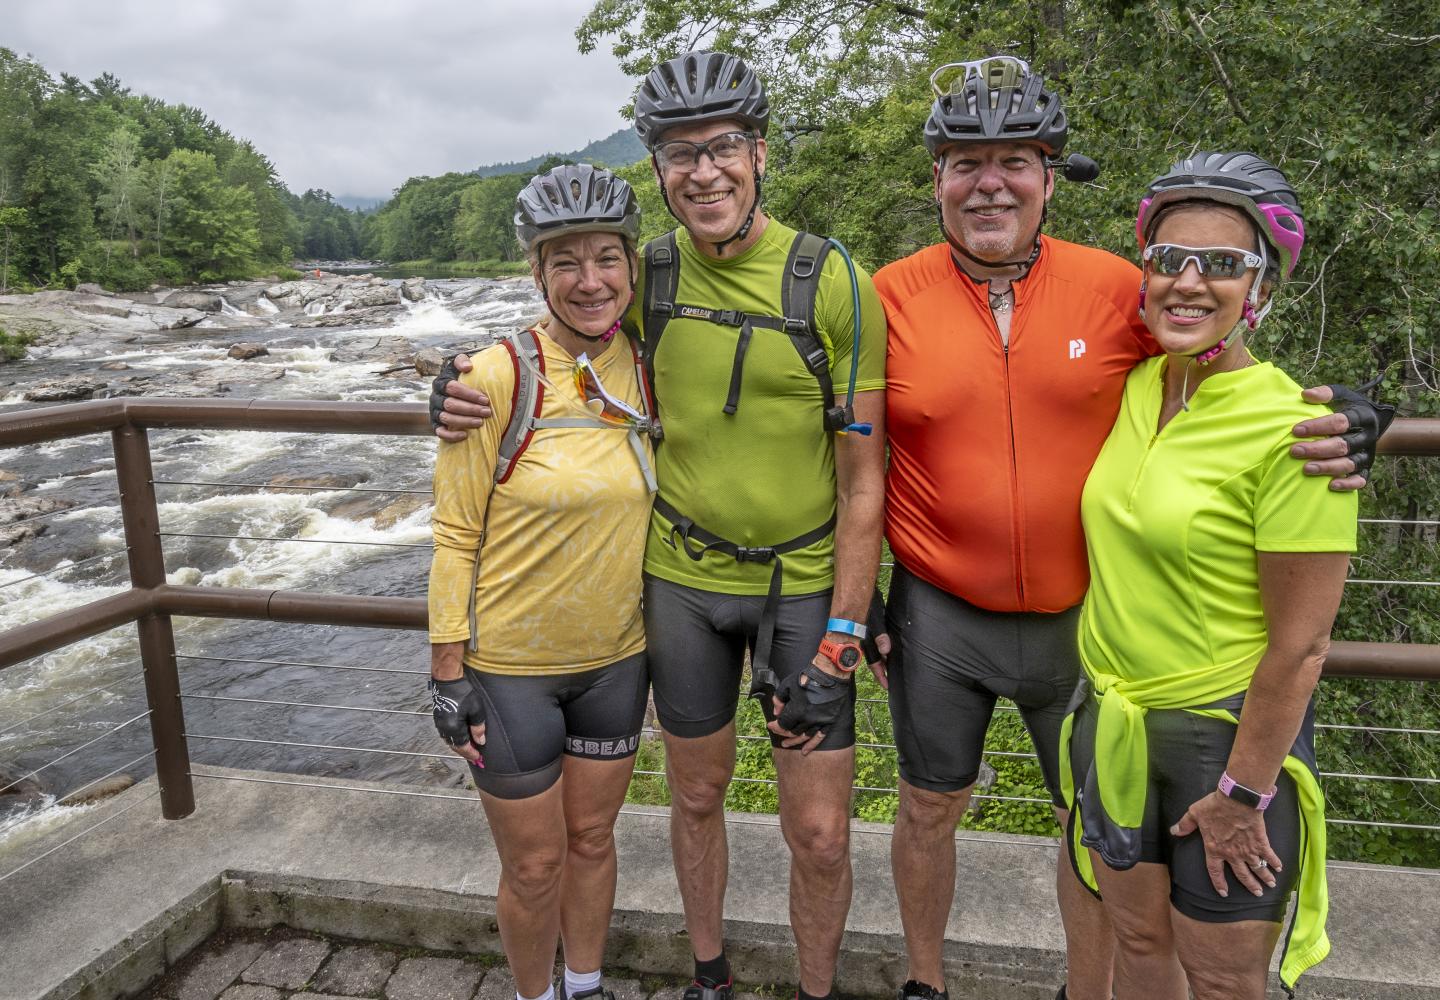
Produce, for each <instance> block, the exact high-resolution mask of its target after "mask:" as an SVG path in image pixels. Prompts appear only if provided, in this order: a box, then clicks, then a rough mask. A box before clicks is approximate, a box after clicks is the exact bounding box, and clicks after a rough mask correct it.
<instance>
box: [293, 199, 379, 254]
mask: <svg viewBox="0 0 1440 1000" xmlns="http://www.w3.org/2000/svg"><path fill="white" fill-rule="evenodd" d="M291 209H292V211H293V212H294V213H295V215H296V216H297V217H298V220H299V224H300V244H299V245H300V247H301V249H302V251H303V252H304V254H305V256H306V257H308V258H310V259H311V260H347V259H352V258H355V257H359V256H360V255H361V254H362V253H363V252H364V251H363V243H362V239H363V237H362V235H361V223H360V216H359V214H358V213H356V212H351V211H349V210H348V209H346V208H345V207H344V206H343V205H341V204H339V203H338V202H336V201H335V199H334V198H333V197H331V195H330V192H329V191H320V190H314V189H312V190H309V191H306V192H305V193H304V194H303V195H301V196H300V197H299V198H295V197H293V196H292V198H291Z"/></svg>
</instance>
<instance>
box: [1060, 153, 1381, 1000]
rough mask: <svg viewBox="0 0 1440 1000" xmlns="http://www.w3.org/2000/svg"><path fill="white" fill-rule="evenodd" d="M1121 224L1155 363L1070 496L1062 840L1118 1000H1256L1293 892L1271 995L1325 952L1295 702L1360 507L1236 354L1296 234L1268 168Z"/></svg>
mask: <svg viewBox="0 0 1440 1000" xmlns="http://www.w3.org/2000/svg"><path fill="white" fill-rule="evenodd" d="M1137 230H1138V233H1139V236H1140V241H1141V245H1142V246H1143V247H1144V253H1143V258H1144V259H1143V267H1144V284H1142V286H1141V298H1140V308H1141V310H1142V314H1143V315H1144V317H1145V322H1146V325H1147V326H1148V327H1149V329H1150V332H1151V333H1152V334H1153V335H1154V336H1155V339H1156V340H1157V341H1158V342H1159V344H1160V345H1161V347H1162V348H1163V349H1164V350H1165V354H1164V356H1162V357H1159V358H1155V359H1153V360H1151V361H1149V362H1145V363H1142V364H1141V365H1140V366H1138V367H1137V368H1136V369H1135V370H1134V371H1133V372H1131V374H1130V377H1129V380H1128V381H1127V383H1126V387H1125V396H1124V400H1123V402H1122V405H1121V412H1120V416H1119V418H1118V420H1117V421H1116V424H1115V428H1114V430H1113V431H1112V432H1111V434H1110V437H1109V439H1108V440H1107V441H1106V444H1105V446H1104V448H1103V449H1102V451H1101V453H1100V456H1099V458H1098V459H1097V460H1096V462H1095V466H1094V469H1093V470H1092V471H1091V473H1090V477H1089V480H1088V481H1087V483H1086V486H1085V493H1084V499H1083V502H1082V513H1083V517H1084V522H1085V535H1086V539H1087V545H1088V549H1089V556H1090V569H1091V584H1090V591H1089V594H1088V596H1087V597H1086V601H1085V609H1084V612H1083V614H1082V617H1081V624H1080V648H1081V657H1082V660H1083V662H1084V665H1085V674H1086V684H1085V685H1083V688H1084V691H1083V693H1082V694H1081V695H1079V696H1077V703H1078V704H1077V708H1076V711H1075V713H1074V714H1073V715H1072V716H1071V719H1070V721H1069V722H1068V723H1067V728H1068V729H1069V730H1070V732H1069V734H1068V739H1067V742H1068V744H1069V749H1070V757H1071V766H1070V768H1069V769H1067V771H1066V777H1067V778H1069V779H1070V781H1069V787H1068V788H1067V797H1069V798H1070V800H1071V802H1072V805H1074V806H1076V808H1073V809H1072V817H1073V819H1072V825H1073V829H1072V831H1071V837H1070V848H1071V852H1072V857H1073V858H1074V860H1075V862H1076V866H1077V869H1078V870H1079V871H1080V873H1081V875H1082V877H1083V878H1085V879H1086V881H1087V882H1088V883H1089V884H1090V885H1091V886H1092V888H1096V889H1098V891H1099V893H1100V894H1101V896H1102V898H1103V899H1104V902H1105V906H1106V910H1107V912H1108V913H1109V915H1110V917H1111V920H1112V922H1113V924H1114V927H1115V932H1116V937H1117V943H1118V958H1117V968H1116V996H1117V997H1118V998H1119V1000H1138V998H1141V997H1143V998H1146V1000H1152V998H1161V1000H1184V998H1185V997H1186V996H1187V992H1186V990H1187V983H1188V987H1189V989H1190V990H1193V991H1194V995H1195V996H1196V997H1197V998H1199V1000H1211V998H1215V1000H1219V998H1224V1000H1237V998H1254V1000H1262V998H1263V997H1264V995H1265V980H1266V970H1267V969H1268V967H1269V962H1270V956H1271V954H1272V952H1273V951H1274V948H1275V945H1276V942H1277V941H1278V939H1279V937H1280V933H1281V927H1282V921H1283V919H1284V916H1285V911H1286V907H1287V904H1288V902H1289V898H1290V895H1291V893H1292V892H1298V894H1299V900H1298V905H1297V909H1296V916H1295V919H1294V921H1293V923H1292V926H1291V930H1290V935H1289V940H1288V941H1287V944H1286V951H1285V955H1284V959H1283V961H1282V964H1281V970H1280V975H1281V980H1282V982H1283V984H1284V985H1285V986H1286V988H1287V989H1289V988H1292V987H1293V986H1294V983H1295V979H1296V977H1298V976H1299V974H1300V973H1301V972H1303V971H1304V970H1305V969H1306V968H1308V967H1310V966H1312V965H1314V964H1315V963H1316V962H1319V961H1320V960H1321V959H1323V958H1324V957H1325V955H1326V954H1327V953H1328V951H1329V941H1328V940H1327V939H1326V937H1325V929H1324V925H1325V912H1326V896H1325V828H1324V813H1323V800H1322V798H1321V795H1320V791H1319V787H1318V784H1317V782H1316V775H1315V766H1314V738H1313V718H1312V712H1311V702H1310V698H1311V694H1312V692H1313V691H1314V688H1315V683H1316V682H1317V681H1318V679H1319V677H1320V670H1321V666H1322V664H1323V663H1324V660H1325V653H1326V650H1327V648H1328V644H1329V636H1330V628H1331V625H1332V623H1333V621H1334V617H1335V612H1336V609H1337V608H1338V607H1339V603H1340V593H1341V589H1342V587H1343V584H1344V580H1345V575H1346V571H1347V566H1348V559H1349V553H1350V552H1352V551H1353V550H1354V547H1355V523H1356V500H1355V497H1354V495H1353V494H1343V493H1336V492H1333V491H1331V490H1330V489H1329V484H1328V483H1326V482H1325V481H1324V480H1323V479H1322V480H1316V479H1314V478H1312V477H1307V476H1300V475H1296V474H1295V470H1294V468H1293V467H1292V466H1291V462H1292V461H1294V459H1292V458H1290V456H1289V447H1290V430H1291V428H1292V427H1293V426H1294V424H1296V423H1297V422H1298V421H1300V420H1303V419H1307V418H1310V417H1313V416H1315V415H1317V414H1318V413H1323V412H1324V411H1323V409H1322V408H1320V407H1318V406H1310V405H1308V404H1303V403H1299V402H1298V400H1299V387H1298V386H1297V385H1296V384H1295V383H1294V382H1293V381H1291V380H1290V378H1289V377H1288V376H1286V375H1285V374H1284V373H1283V372H1281V371H1280V370H1278V369H1276V368H1274V367H1273V366H1271V365H1270V364H1269V363H1268V362H1263V361H1258V360H1257V359H1256V358H1254V357H1253V356H1252V355H1251V354H1250V352H1249V350H1248V349H1247V347H1246V333H1247V332H1248V331H1249V330H1251V329H1254V328H1255V326H1256V325H1257V324H1258V323H1259V322H1260V321H1261V319H1263V318H1264V316H1265V314H1266V312H1267V311H1268V310H1269V308H1270V305H1271V295H1272V292H1273V291H1274V290H1275V289H1276V287H1277V286H1278V285H1279V283H1280V282H1281V281H1282V280H1283V279H1284V278H1288V277H1289V275H1290V273H1291V271H1292V270H1293V269H1294V266H1295V260H1296V258H1297V257H1298V256H1299V253H1300V250H1301V247H1302V246H1303V244H1304V222H1303V220H1302V218H1301V214H1300V204H1299V200H1298V198H1297V197H1296V195H1295V192H1294V190H1293V189H1292V188H1291V187H1290V184H1289V183H1288V182H1287V181H1286V179H1285V177H1284V175H1283V174H1282V173H1281V172H1280V171H1279V170H1278V169H1276V168H1275V167H1273V166H1271V165H1270V164H1268V163H1266V162H1265V161H1264V160H1261V159H1260V158H1259V157H1257V156H1254V155H1252V154H1249V153H1197V154H1196V155H1194V156H1193V157H1191V158H1189V159H1187V160H1184V161H1181V162H1180V163H1177V164H1176V165H1175V166H1174V167H1172V168H1171V170H1170V171H1169V172H1168V173H1167V174H1165V175H1164V176H1162V177H1160V178H1158V179H1157V180H1155V181H1154V182H1152V183H1151V185H1150V188H1149V192H1148V194H1147V197H1146V198H1145V199H1144V200H1143V201H1142V202H1141V204H1140V212H1139V218H1138V220H1137ZM1177 955H1178V958H1179V963H1178V965H1177V964H1176V956H1177Z"/></svg>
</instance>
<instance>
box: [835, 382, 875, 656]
mask: <svg viewBox="0 0 1440 1000" xmlns="http://www.w3.org/2000/svg"><path fill="white" fill-rule="evenodd" d="M837 402H840V400H837ZM855 419H856V420H857V421H859V422H861V423H869V424H870V425H871V426H872V427H873V430H872V432H871V433H870V434H869V436H866V435H863V434H854V433H852V434H843V435H838V436H837V437H836V438H835V484H836V507H837V512H836V524H835V593H834V596H832V597H831V599H830V617H832V618H846V619H849V620H850V621H855V622H861V623H863V622H864V621H865V616H866V613H867V612H868V611H869V608H870V595H871V594H872V593H873V592H874V590H875V575H876V573H877V572H878V571H879V569H880V537H881V535H882V534H883V533H884V530H885V393H884V391H883V390H878V391H871V392H861V393H857V394H856V396H855ZM831 638H835V637H834V636H832V637H831Z"/></svg>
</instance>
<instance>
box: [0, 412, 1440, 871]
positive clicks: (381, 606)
mask: <svg viewBox="0 0 1440 1000" xmlns="http://www.w3.org/2000/svg"><path fill="white" fill-rule="evenodd" d="M152 428H167V429H190V430H197V429H198V430H246V431H288V432H310V433H331V434H335V433H338V434H374V435H406V436H428V435H429V433H430V426H429V422H428V417H427V414H426V412H425V409H424V407H422V406H420V405H418V404H398V403H336V402H329V401H325V402H310V401H279V400H203V401H202V400H190V399H186V400H167V399H143V398H142V399H120V400H103V401H94V402H87V403H78V404H72V405H63V406H54V407H47V408H41V409H33V410H25V411H21V412H18V413H12V414H8V415H4V416H0V447H12V446H16V445H25V444H38V443H42V442H46V441H52V440H56V439H59V438H67V437H74V436H78V435H83V434H93V433H97V432H108V433H110V435H111V439H112V445H113V449H114V455H115V468H116V478H117V485H118V489H119V493H120V511H121V519H122V522H123V525H124V537H125V546H124V548H123V549H116V550H114V551H111V552H106V553H102V554H101V555H99V556H96V557H92V558H93V559H94V560H98V559H101V558H110V557H112V556H115V555H118V554H119V552H121V551H124V552H126V553H127V554H128V557H129V574H130V587H129V589H127V590H125V591H124V592H122V593H119V594H116V595H113V596H111V597H106V598H103V599H101V600H97V601H93V602H91V603H89V604H86V605H84V606H82V607H78V608H74V609H71V610H68V611H64V612H61V613H59V614H56V615H52V616H50V617H48V618H44V619H42V620H40V621H37V622H32V623H30V624H27V625H23V626H20V627H18V628H14V629H11V630H9V631H8V632H4V633H0V669H4V668H6V667H9V666H12V665H14V664H16V663H18V662H20V661H22V660H26V659H29V658H31V657H34V656H39V655H42V654H45V653H49V652H52V651H54V650H56V649H59V648H61V647H64V646H66V645H68V644H70V643H73V642H76V641H79V640H81V639H85V638H88V637H90V636H93V635H97V634H99V633H101V632H104V631H107V630H109V629H112V628H115V627H117V626H121V625H125V624H127V623H130V622H135V623H136V625H137V629H138V637H139V648H140V660H141V664H142V667H143V671H142V674H143V678H144V684H145V695H146V701H147V704H148V709H147V711H146V712H144V713H142V714H141V715H138V716H136V717H135V718H134V719H131V720H129V721H128V722H127V723H125V725H130V724H131V723H134V722H137V721H139V719H142V718H148V720H149V722H150V733H151V742H152V745H153V750H152V751H151V752H148V753H146V754H143V755H142V756H141V757H139V758H137V761H139V760H144V759H146V758H149V757H151V756H153V757H154V761H155V770H156V775H157V779H158V784H159V792H158V794H159V796H160V801H161V810H162V813H163V815H164V816H165V817H166V818H167V819H179V818H181V817H183V816H187V815H189V814H190V813H191V812H192V811H193V810H194V808H195V799H194V788H193V784H192V779H193V778H194V777H202V778H203V777H209V775H206V774H205V773H204V772H193V771H192V768H191V764H190V756H189V749H188V742H187V741H188V740H189V739H197V740H207V741H230V742H244V743H274V744H276V745H280V746H296V747H304V748H309V749H330V750H337V751H355V752H376V753H392V754H397V755H400V756H414V757H429V758H439V759H449V755H448V754H443V753H421V752H416V751H400V750H386V751H381V750H376V749H374V748H361V747H344V746H331V745H328V744H302V743H289V742H284V741H267V740H256V739H250V738H240V737H231V736H222V735H210V734H201V733H187V731H186V727H185V718H184V708H183V705H184V700H186V699H191V700H211V701H242V702H257V701H262V700H261V699H238V698H230V697H227V696H221V695H205V694H201V693H197V692H182V691H181V689H180V679H179V672H178V669H177V662H176V661H177V653H176V649H175V640H174V632H173V628H172V624H171V619H172V617H174V616H177V615H180V616H199V617H210V618H225V619H248V620H269V621H276V622H297V623H305V624H323V625H347V626H360V627H368V628H391V629H412V630H423V629H425V627H426V602H425V601H424V600H423V599H421V598H400V597H364V596H358V595H353V594H325V593H313V592H299V591H281V590H260V589H246V588H235V587H199V586H182V585H174V584H168V583H166V582H165V562H164V551H163V539H164V538H166V537H174V536H175V535H176V533H172V532H162V531H161V530H160V524H159V515H158V510H157V506H156V497H155V487H156V486H157V485H172V486H183V485H203V486H212V485H226V486H234V487H237V488H263V489H284V488H286V487H284V486H277V487H270V486H262V485H261V484H251V483H232V484H214V483H199V482H190V481H174V482H168V481H157V480H155V478H154V476H153V473H152V468H151V458H150V449H149V441H148V436H147V432H148V431H149V430H150V429H152ZM1380 451H1381V453H1383V454H1389V455H1428V456H1440V420H1436V419H1429V420H1397V421H1396V422H1395V424H1394V426H1393V427H1392V428H1391V429H1390V430H1389V432H1387V434H1386V435H1385V437H1384V438H1383V439H1382V441H1381V442H1380ZM294 488H296V489H307V490H314V489H316V487H294ZM351 488H352V489H364V490H365V491H366V492H377V493H382V492H383V493H425V492H428V491H425V490H406V489H377V488H373V487H351ZM76 509H80V508H69V509H68V511H67V512H69V511H74V510H76ZM58 513H61V511H54V512H51V513H50V514H43V515H37V518H38V517H47V516H51V514H58ZM1406 523H1411V522H1406ZM206 537H209V536H206ZM220 537H234V536H220ZM256 540H261V539H256ZM278 540H283V541H309V539H288V538H287V539H278ZM385 544H398V545H409V544H411V543H385ZM420 547H424V546H420ZM89 561H91V560H82V561H81V562H79V563H72V564H69V565H68V566H66V567H57V569H56V570H52V571H47V572H58V571H59V570H60V569H61V568H65V569H68V568H73V567H75V566H79V565H82V564H83V563H86V562H89ZM43 575H46V574H35V576H43ZM32 578H33V577H25V578H22V579H21V580H15V581H10V582H11V583H20V582H23V580H26V579H32ZM1356 582H1364V581H1356ZM184 658H188V659H196V660H207V659H208V660H221V659H223V660H226V661H232V660H233V659H234V658H228V657H226V658H221V657H205V656H188V655H187V656H186V657H184ZM240 659H243V657H242V658H240ZM253 662H256V663H261V664H274V665H279V666H306V667H326V668H329V667H334V668H337V669H351V670H373V671H382V672H400V673H417V674H418V673H423V671H418V670H400V669H398V668H389V667H362V666H351V665H341V664H324V663H310V662H302V661H279V660H275V661H267V660H257V661H253ZM1325 675H1326V676H1327V677H1359V678H1371V679H1381V680H1414V681H1437V680H1440V645H1421V644H1404V643H1371V642H1336V643H1335V644H1334V645H1333V647H1332V649H1331V653H1330V656H1329V659H1328V660H1327V662H1326V665H1325ZM133 676H134V675H131V676H130V677H127V678H124V679H122V680H121V681H117V682H115V684H119V683H123V681H124V680H128V679H133ZM876 703H877V704H879V703H880V702H876ZM66 704H68V702H67V703H66ZM279 704H284V705H293V706H299V707H318V708H336V709H339V708H355V707H354V706H333V705H304V704H302V703H298V702H297V703H291V702H280V703H279ZM63 707H64V704H62V705H58V706H55V707H54V708H51V709H48V710H46V711H45V712H41V713H38V714H36V715H33V716H31V717H30V718H29V719H26V720H23V721H22V722H20V723H15V724H14V725H11V726H9V727H6V729H5V730H4V732H8V731H9V730H10V729H14V728H17V727H18V726H20V725H24V724H26V723H28V722H30V721H33V720H34V719H38V718H40V717H41V716H44V715H48V714H49V713H50V712H53V711H57V710H58V709H60V708H63ZM868 707H869V706H867V708H868ZM357 710H364V709H357ZM369 711H384V712H389V713H392V714H400V715H416V716H423V715H427V714H428V713H425V712H416V711H406V710H399V709H369ZM872 728H873V726H872ZM1331 728H1337V729H1344V728H1347V727H1342V726H1336V727H1331ZM114 731H115V730H113V729H112V730H111V732H114ZM1407 732H1411V731H1408V730H1407ZM107 735H108V734H107ZM1437 735H1440V733H1437ZM753 739H755V740H757V741H763V740H765V739H766V738H765V737H761V736H756V737H753ZM874 746H875V747H876V748H880V749H890V750H893V746H892V745H891V744H889V743H875V744H874ZM81 749H84V747H77V748H75V750H73V751H70V753H75V752H78V751H79V750H81ZM990 754H991V755H999V756H1019V757H1031V756H1033V755H1032V754H1020V753H1015V754H1007V753H1005V752H996V751H990ZM68 755H69V754H67V755H66V756H68ZM61 759H63V758H61ZM56 762H57V761H52V762H50V763H51V764H53V763H56ZM132 763H134V762H132ZM45 766H46V767H48V766H50V765H49V764H47V765H45ZM125 766H129V765H125ZM123 769H124V768H123V767H122V768H120V769H116V771H117V772H118V771H119V770H123ZM33 773H34V772H32V774H33ZM112 773H116V772H112ZM637 773H638V774H641V775H645V774H655V773H659V772H647V771H643V770H642V771H637ZM1335 776H1336V777H1351V776H1350V775H1345V774H1337V775H1335ZM26 777H28V775H27V776H26ZM105 777H109V775H106V776H102V778H98V779H93V780H92V781H90V782H87V785H86V786H81V787H82V788H83V787H87V786H88V785H93V784H95V783H96V782H97V781H101V780H104V778H105ZM1358 777H1363V778H1366V779H1371V780H1415V781H1422V782H1423V781H1425V780H1429V781H1430V783H1432V784H1433V783H1440V782H1437V781H1435V780H1433V779H1408V778H1402V777H1400V776H1387V775H1362V776H1358ZM250 780H257V781H258V780H262V779H250ZM737 780H744V781H751V782H758V783H760V784H765V783H767V779H763V778H745V779H737ZM277 781H279V779H277ZM279 783H283V784H296V783H299V784H316V783H313V782H308V783H307V782H295V781H288V780H286V781H279ZM318 787H345V786H333V785H325V784H319V785H318ZM857 791H862V792H882V793H893V791H894V790H893V789H889V788H870V787H865V786H859V787H857ZM397 794H399V793H397ZM405 794H416V795H426V796H438V797H445V798H458V796H455V795H448V794H442V793H428V792H424V793H422V792H415V793H405ZM977 797H986V796H977ZM988 797H990V798H997V799H1002V800H1006V801H1016V802H1036V803H1044V802H1045V800H1041V799H1030V798H1026V797H1021V796H1003V795H991V796H988ZM472 801H473V800H472ZM1334 822H1347V821H1345V820H1336V821H1334ZM1349 822H1356V823H1360V822H1362V821H1349ZM1401 825H1403V824H1401ZM1422 828H1423V829H1429V828H1428V827H1422ZM72 839H73V838H72ZM68 842H69V841H67V843H68ZM61 846H63V845H61ZM37 860H38V859H37Z"/></svg>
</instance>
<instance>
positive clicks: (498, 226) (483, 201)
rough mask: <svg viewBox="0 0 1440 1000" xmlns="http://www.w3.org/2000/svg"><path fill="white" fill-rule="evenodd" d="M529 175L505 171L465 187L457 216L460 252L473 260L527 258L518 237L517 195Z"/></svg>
mask: <svg viewBox="0 0 1440 1000" xmlns="http://www.w3.org/2000/svg"><path fill="white" fill-rule="evenodd" d="M529 179H530V178H529V176H527V175H525V174H501V175H499V176H496V177H487V178H484V179H482V180H478V181H476V182H475V183H473V184H470V185H468V186H466V187H465V188H464V189H462V190H461V192H460V209H459V211H458V213H457V214H456V218H455V249H456V252H457V254H459V255H460V256H462V257H468V258H470V259H472V260H507V261H518V260H521V259H523V258H524V256H525V254H524V251H523V250H522V248H521V247H520V244H519V242H518V241H517V240H516V239H515V196H516V195H518V194H519V193H520V189H521V188H523V187H524V186H525V183H526V182H527V181H528V180H529Z"/></svg>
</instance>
